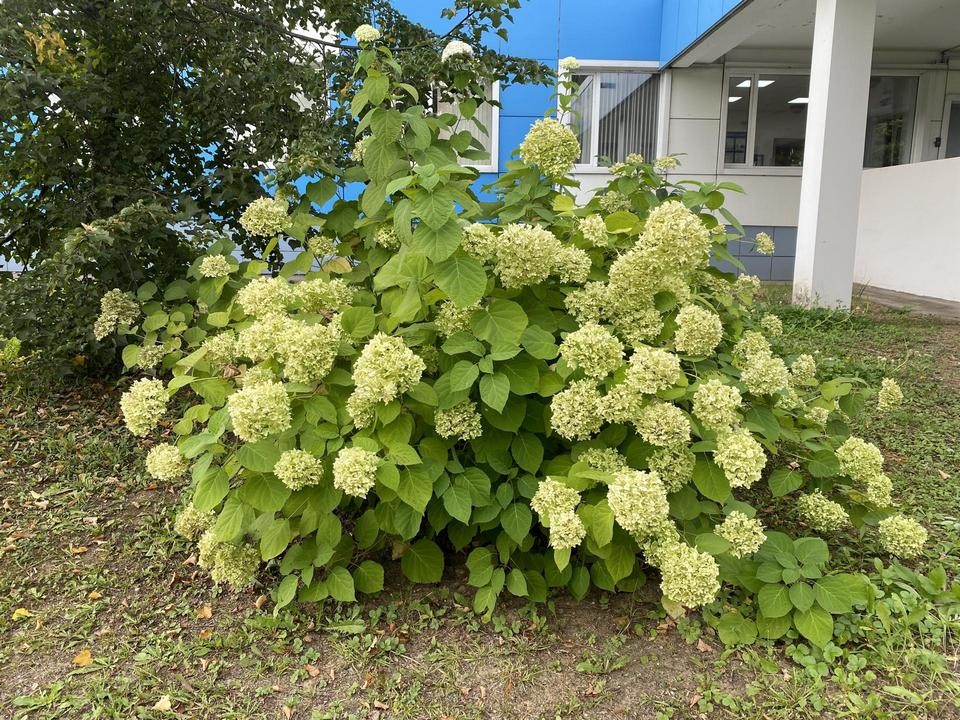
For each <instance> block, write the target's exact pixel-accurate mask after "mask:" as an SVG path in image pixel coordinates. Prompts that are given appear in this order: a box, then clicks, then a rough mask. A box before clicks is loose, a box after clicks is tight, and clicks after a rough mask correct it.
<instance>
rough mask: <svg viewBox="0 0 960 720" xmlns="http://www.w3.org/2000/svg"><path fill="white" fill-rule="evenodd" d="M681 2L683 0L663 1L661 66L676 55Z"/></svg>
mask: <svg viewBox="0 0 960 720" xmlns="http://www.w3.org/2000/svg"><path fill="white" fill-rule="evenodd" d="M680 2H681V0H663V12H662V15H661V20H660V64H661V65H662V64H663V63H665V62H667V61H668V60H669V59H670V58H672V57H673V56H674V55H676V48H677V25H678V23H679V18H680Z"/></svg>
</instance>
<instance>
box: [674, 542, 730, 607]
mask: <svg viewBox="0 0 960 720" xmlns="http://www.w3.org/2000/svg"><path fill="white" fill-rule="evenodd" d="M660 554H661V557H662V561H661V563H660V576H661V579H660V591H661V592H662V593H663V595H664V597H667V598H669V599H670V600H673V601H674V602H675V603H679V604H680V605H683V606H684V607H688V608H693V607H700V606H702V605H709V604H710V603H711V602H713V600H714V598H716V596H717V592H718V591H719V590H720V568H719V567H718V565H717V561H716V560H714V559H713V556H712V555H709V554H708V553H705V552H701V551H700V550H697V549H696V548H693V547H690V546H689V545H687V544H686V543H684V542H674V543H669V545H668V546H667V547H664V548H662V549H661V551H660Z"/></svg>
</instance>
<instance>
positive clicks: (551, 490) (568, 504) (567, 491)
mask: <svg viewBox="0 0 960 720" xmlns="http://www.w3.org/2000/svg"><path fill="white" fill-rule="evenodd" d="M579 504H580V493H578V492H577V491H576V490H574V489H573V488H572V487H570V486H569V485H564V484H563V483H562V482H559V481H557V480H553V479H551V478H547V479H546V480H541V481H540V484H539V485H537V491H536V492H535V493H534V495H533V499H532V500H531V501H530V507H532V508H533V510H534V512H536V513H537V515H539V516H540V517H541V518H542V519H544V520H545V521H546V522H549V523H552V522H553V520H552V518H554V517H556V516H557V515H560V514H562V513H566V512H573V511H574V510H576V509H577V505H579Z"/></svg>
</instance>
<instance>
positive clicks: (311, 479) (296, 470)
mask: <svg viewBox="0 0 960 720" xmlns="http://www.w3.org/2000/svg"><path fill="white" fill-rule="evenodd" d="M273 474H274V475H276V476H277V478H279V480H280V482H282V483H283V484H284V485H286V486H287V487H288V488H290V489H291V490H300V489H301V488H305V487H307V486H309V485H319V484H320V483H322V482H323V463H322V462H320V460H319V459H318V458H315V457H314V456H313V455H311V454H310V453H308V452H307V451H306V450H287V451H286V452H284V453H283V454H281V455H280V459H279V460H277V462H276V464H275V465H274V466H273Z"/></svg>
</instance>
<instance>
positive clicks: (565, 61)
mask: <svg viewBox="0 0 960 720" xmlns="http://www.w3.org/2000/svg"><path fill="white" fill-rule="evenodd" d="M579 68H580V61H579V60H577V59H576V58H575V57H573V55H568V56H567V57H565V58H560V70H562V71H563V72H567V73H572V72H573V71H574V70H578V69H579Z"/></svg>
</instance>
